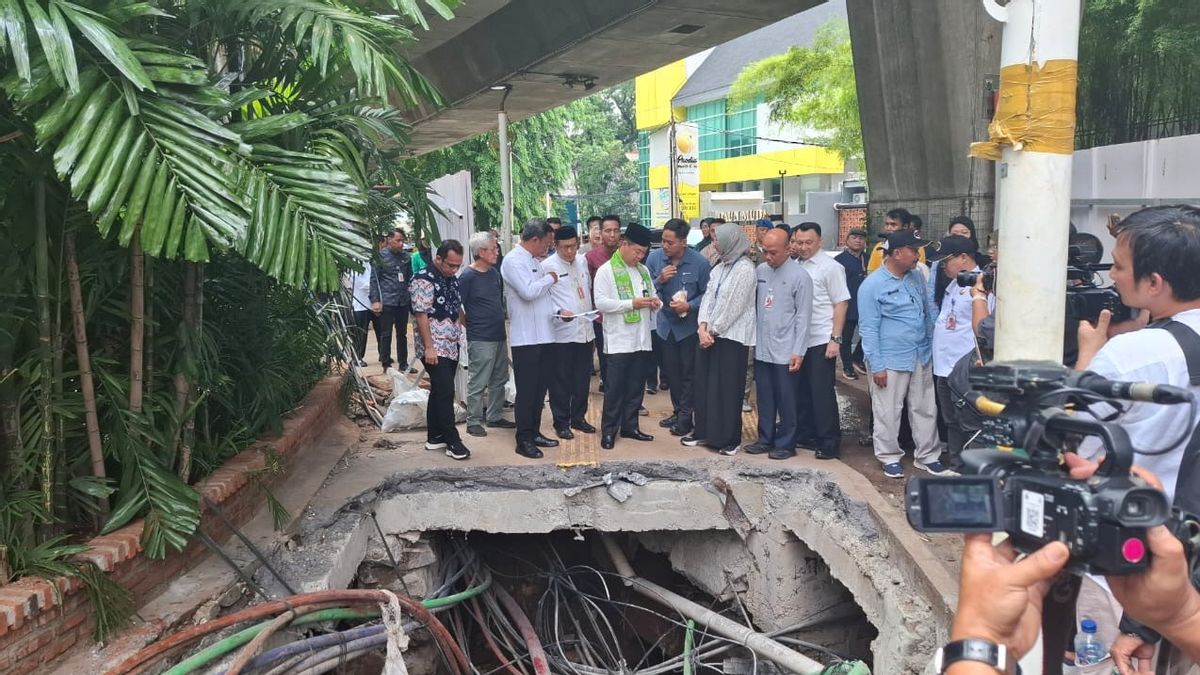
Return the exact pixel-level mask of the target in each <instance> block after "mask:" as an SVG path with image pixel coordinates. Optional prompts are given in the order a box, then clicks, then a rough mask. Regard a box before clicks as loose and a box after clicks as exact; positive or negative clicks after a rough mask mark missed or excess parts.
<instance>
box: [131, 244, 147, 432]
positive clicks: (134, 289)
mask: <svg viewBox="0 0 1200 675" xmlns="http://www.w3.org/2000/svg"><path fill="white" fill-rule="evenodd" d="M141 238H142V231H141V227H136V228H134V230H133V241H132V242H131V243H130V244H129V251H130V277H131V278H130V294H129V410H130V411H131V412H135V413H140V412H142V393H143V391H144V390H143V388H142V373H143V369H144V367H145V362H144V361H143V354H142V351H143V346H144V342H143V341H144V339H145V334H146V333H145V331H146V287H145V281H146V279H145V276H144V274H143V271H144V270H143V266H144V263H145V259H146V254H145V253H144V252H143V251H142V242H141Z"/></svg>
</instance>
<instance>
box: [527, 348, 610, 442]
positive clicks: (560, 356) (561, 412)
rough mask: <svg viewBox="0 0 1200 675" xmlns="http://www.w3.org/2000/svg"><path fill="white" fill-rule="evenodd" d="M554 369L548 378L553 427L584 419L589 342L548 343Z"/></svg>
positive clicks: (588, 368)
mask: <svg viewBox="0 0 1200 675" xmlns="http://www.w3.org/2000/svg"><path fill="white" fill-rule="evenodd" d="M547 347H549V353H550V355H551V357H550V363H548V364H546V365H547V367H549V368H550V369H552V370H553V377H552V378H551V380H550V414H551V415H552V416H553V418H554V428H555V429H564V428H567V427H570V426H571V424H572V423H576V422H583V421H585V420H584V418H585V417H586V416H587V409H588V385H589V384H590V383H591V379H592V343H590V342H559V343H557V344H552V345H547ZM518 391H519V390H518Z"/></svg>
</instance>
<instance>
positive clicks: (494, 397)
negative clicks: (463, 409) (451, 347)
mask: <svg viewBox="0 0 1200 675" xmlns="http://www.w3.org/2000/svg"><path fill="white" fill-rule="evenodd" d="M507 382H508V341H507V340H504V341H501V342H480V341H478V340H476V341H471V342H468V343H467V426H471V425H473V424H478V425H482V424H483V423H484V422H485V421H487V422H496V421H498V420H499V419H500V418H501V416H502V414H503V412H504V385H505V383H507ZM485 389H486V390H487V399H488V400H487V416H486V417H485V416H484V411H483V392H484V390H485Z"/></svg>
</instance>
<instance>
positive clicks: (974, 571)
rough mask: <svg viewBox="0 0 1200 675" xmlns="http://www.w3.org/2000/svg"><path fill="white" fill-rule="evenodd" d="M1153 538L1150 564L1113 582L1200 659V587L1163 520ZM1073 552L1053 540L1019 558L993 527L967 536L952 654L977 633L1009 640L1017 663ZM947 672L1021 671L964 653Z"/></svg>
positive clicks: (1144, 617) (989, 639) (1143, 617)
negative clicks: (1199, 589)
mask: <svg viewBox="0 0 1200 675" xmlns="http://www.w3.org/2000/svg"><path fill="white" fill-rule="evenodd" d="M1147 539H1148V542H1149V545H1150V554H1151V559H1150V560H1151V562H1150V568H1149V569H1148V570H1147V571H1146V572H1144V573H1142V574H1135V575H1129V576H1122V577H1109V579H1108V583H1109V586H1110V587H1111V588H1112V591H1113V594H1114V595H1115V596H1116V597H1117V599H1118V600H1119V601H1120V602H1121V603H1122V604H1123V605H1124V606H1125V608H1126V610H1127V611H1128V612H1129V613H1130V614H1131V615H1132V616H1135V617H1137V618H1138V619H1139V620H1140V621H1142V622H1144V623H1145V624H1146V625H1148V626H1151V627H1153V628H1154V629H1155V630H1157V631H1159V632H1161V633H1162V634H1163V636H1164V637H1166V638H1167V639H1169V640H1170V641H1171V642H1172V643H1174V644H1175V646H1176V647H1178V648H1179V649H1181V650H1182V651H1183V652H1184V653H1185V654H1186V655H1187V656H1188V657H1189V658H1191V659H1192V660H1200V592H1197V590H1196V589H1195V588H1194V587H1193V586H1192V585H1191V583H1190V582H1189V579H1188V562H1187V560H1186V558H1185V557H1184V551H1183V545H1182V544H1180V543H1179V540H1178V539H1176V538H1175V536H1174V535H1172V534H1171V533H1170V532H1169V531H1168V530H1167V529H1166V528H1165V527H1162V526H1158V527H1155V528H1153V529H1151V530H1150V531H1149V532H1148V537H1147ZM1067 558H1068V552H1067V547H1066V546H1065V545H1063V544H1062V543H1060V542H1053V543H1050V544H1047V545H1046V546H1045V547H1043V548H1042V549H1040V550H1038V551H1036V552H1035V553H1033V554H1032V555H1029V556H1028V557H1026V558H1024V559H1022V560H1020V561H1016V554H1015V552H1014V551H1013V548H1012V546H1011V545H1010V544H1009V543H1008V542H1004V543H1002V544H1000V545H998V546H993V545H992V541H991V535H990V534H969V535H967V536H966V545H965V547H964V549H963V559H962V574H961V577H960V583H959V593H958V609H957V611H955V613H954V621H953V623H952V624H951V627H950V640H951V644H950V645H947V647H946V649H945V653H946V654H947V655H949V654H950V653H952V652H953V651H954V647H955V646H957V645H956V644H955V643H957V642H958V641H961V640H971V641H983V642H985V643H991V644H992V645H997V646H998V645H1004V646H1005V647H1007V649H1008V659H1009V661H1010V662H1011V663H1015V662H1016V661H1017V660H1018V659H1020V658H1021V657H1023V656H1024V655H1025V653H1026V652H1028V651H1029V650H1030V649H1031V648H1032V647H1033V645H1034V643H1036V642H1037V639H1038V635H1039V634H1040V632H1041V620H1042V601H1043V598H1044V596H1045V594H1046V591H1047V589H1048V588H1049V587H1050V582H1051V580H1052V579H1053V578H1054V577H1055V576H1057V575H1058V573H1059V572H1060V571H1062V568H1063V566H1064V565H1066V563H1067ZM947 660H949V659H947ZM942 672H944V673H948V674H949V675H975V674H980V675H996V673H1000V672H1014V671H1012V670H1008V671H1002V670H1000V669H999V668H996V667H993V666H991V665H988V664H987V663H984V662H981V661H966V660H964V661H957V662H954V663H951V664H950V665H948V666H946V667H944V668H943V671H942ZM1143 672H1149V671H1148V670H1147V671H1143Z"/></svg>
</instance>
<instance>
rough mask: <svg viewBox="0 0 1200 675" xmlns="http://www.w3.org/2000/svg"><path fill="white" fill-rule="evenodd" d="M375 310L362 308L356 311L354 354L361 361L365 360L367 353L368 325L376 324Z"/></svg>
mask: <svg viewBox="0 0 1200 675" xmlns="http://www.w3.org/2000/svg"><path fill="white" fill-rule="evenodd" d="M377 318H378V317H376V316H375V312H372V311H371V310H369V309H360V310H356V311H355V312H354V328H352V329H351V332H352V333H353V334H354V355H355V356H357V357H358V360H359V361H362V360H363V356H365V355H366V353H367V326H369V325H371V324H374V323H375V319H377ZM375 333H376V336H378V334H379V329H378V328H376V329H375Z"/></svg>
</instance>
